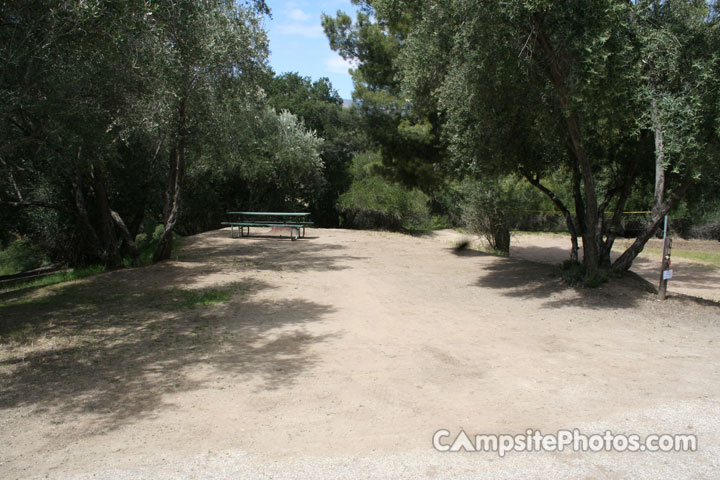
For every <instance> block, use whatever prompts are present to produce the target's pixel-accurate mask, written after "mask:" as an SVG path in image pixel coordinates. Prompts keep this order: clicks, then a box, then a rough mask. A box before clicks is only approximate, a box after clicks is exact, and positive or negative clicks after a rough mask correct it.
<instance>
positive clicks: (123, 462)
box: [0, 230, 720, 479]
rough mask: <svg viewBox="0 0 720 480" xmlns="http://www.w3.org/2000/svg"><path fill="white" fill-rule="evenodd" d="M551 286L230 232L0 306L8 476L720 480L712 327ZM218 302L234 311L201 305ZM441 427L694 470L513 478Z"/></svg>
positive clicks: (531, 464)
mask: <svg viewBox="0 0 720 480" xmlns="http://www.w3.org/2000/svg"><path fill="white" fill-rule="evenodd" d="M553 275H554V273H553V269H552V268H549V267H547V266H545V265H542V264H537V263H531V262H527V261H524V260H520V259H513V258H510V259H506V258H500V257H494V256H490V255H486V254H482V253H479V252H474V251H464V252H460V253H458V252H454V250H453V249H452V248H451V246H450V245H449V244H448V242H446V241H444V239H442V238H436V237H432V238H413V237H408V236H403V235H396V234H388V233H375V232H352V231H344V230H312V231H309V232H308V238H306V239H304V240H300V241H297V242H290V241H289V240H287V238H286V239H278V238H257V237H256V238H252V237H251V238H246V239H241V240H240V239H230V238H229V237H228V232H227V231H216V232H208V233H205V234H201V235H197V236H194V237H191V238H189V239H188V240H187V241H186V244H185V246H184V247H183V250H182V251H181V253H180V256H179V259H177V260H175V261H171V262H166V263H164V264H161V265H156V266H153V267H149V268H144V269H136V270H126V271H118V272H112V273H109V274H103V275H100V276H97V277H94V278H90V279H86V280H83V281H78V282H75V283H73V284H68V285H63V286H55V287H50V288H45V289H42V290H38V291H35V292H32V293H30V294H28V295H26V296H25V297H17V296H14V297H10V296H4V297H3V296H0V305H2V303H1V302H5V305H4V306H0V315H1V316H2V317H3V320H2V322H4V323H2V322H0V325H2V327H1V328H2V330H0V335H2V336H1V337H0V341H1V343H0V440H1V443H2V446H3V448H2V449H0V478H4V479H12V478H34V477H45V476H49V477H51V478H113V479H115V478H153V479H154V478H318V479H321V478H328V479H330V478H441V479H443V478H448V479H449V478H453V479H455V478H528V477H530V478H619V477H625V478H629V477H632V478H648V479H649V478H670V477H672V478H713V477H714V476H715V475H716V472H717V470H718V468H720V464H719V462H718V458H720V413H719V412H720V367H719V365H720V349H719V348H718V346H717V342H718V341H720V307H718V306H715V305H708V304H701V303H698V302H694V301H692V300H689V299H684V298H676V299H671V300H669V301H667V302H664V303H659V302H656V301H655V300H654V298H653V296H652V295H649V294H647V293H644V292H643V291H642V290H640V289H639V286H638V283H637V281H634V280H632V279H622V280H618V281H615V282H612V283H611V284H610V285H606V286H603V287H601V288H599V289H597V290H591V291H585V290H574V289H568V288H566V287H565V286H564V285H563V284H562V282H561V281H560V280H559V279H558V278H557V277H555V276H553ZM208 289H220V290H222V289H229V291H231V292H232V297H231V299H230V301H229V302H227V303H222V304H218V305H212V306H195V307H192V306H191V304H192V299H194V298H199V294H200V293H202V292H209V291H211V290H208ZM192 292H196V293H197V295H194V294H193V293H192ZM188 299H191V302H190V303H188ZM441 428H446V429H448V430H450V431H452V432H454V433H457V432H458V431H459V430H460V429H464V430H465V431H466V432H467V433H468V434H469V435H474V434H484V433H509V434H518V433H524V432H525V431H526V430H527V429H528V428H532V429H539V430H542V431H543V432H554V431H556V430H558V429H566V428H570V429H572V428H578V429H580V430H581V431H583V432H585V433H587V434H594V433H603V432H604V431H605V430H607V429H610V430H612V431H613V432H625V433H638V434H641V435H645V434H650V433H692V434H696V435H697V436H698V442H699V450H698V451H697V452H693V453H653V454H651V453H634V454H631V453H607V452H604V453H573V452H564V453H549V452H535V453H511V454H509V455H508V456H506V457H504V458H502V459H501V458H499V457H498V456H497V455H496V454H494V453H439V452H435V451H434V450H433V449H432V443H431V441H432V435H433V433H434V432H435V431H437V430H438V429H441Z"/></svg>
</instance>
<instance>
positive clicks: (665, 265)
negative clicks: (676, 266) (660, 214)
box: [658, 215, 672, 300]
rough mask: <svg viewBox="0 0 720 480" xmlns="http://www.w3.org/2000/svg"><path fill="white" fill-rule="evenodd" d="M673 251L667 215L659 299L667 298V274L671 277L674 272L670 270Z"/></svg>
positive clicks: (664, 229) (664, 228)
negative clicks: (671, 252)
mask: <svg viewBox="0 0 720 480" xmlns="http://www.w3.org/2000/svg"><path fill="white" fill-rule="evenodd" d="M671 249H672V238H670V237H669V236H668V216H667V215H665V225H664V227H663V249H662V266H661V267H660V284H659V285H658V299H660V300H665V297H666V296H667V284H668V278H670V277H669V276H668V274H666V273H665V272H668V271H669V272H670V274H669V275H670V276H671V275H672V270H670V264H671V262H670V251H671Z"/></svg>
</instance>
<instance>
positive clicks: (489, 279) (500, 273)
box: [475, 257, 652, 309]
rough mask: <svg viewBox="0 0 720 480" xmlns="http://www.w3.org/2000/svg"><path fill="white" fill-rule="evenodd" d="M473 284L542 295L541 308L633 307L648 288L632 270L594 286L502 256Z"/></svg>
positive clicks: (517, 294)
mask: <svg viewBox="0 0 720 480" xmlns="http://www.w3.org/2000/svg"><path fill="white" fill-rule="evenodd" d="M475 285H476V286H478V287H481V288H492V289H496V290H499V291H500V293H501V294H502V295H504V296H507V297H512V298H534V299H545V300H546V301H545V302H544V303H543V308H550V309H553V308H562V307H582V308H590V309H618V308H633V307H634V306H636V305H637V304H638V302H639V301H640V300H642V299H644V298H647V296H648V295H649V294H650V292H651V291H652V289H651V287H649V286H648V284H647V282H645V281H644V280H643V279H641V278H640V277H639V276H637V275H635V274H627V275H623V276H620V277H618V278H612V279H610V281H609V282H608V283H606V284H603V285H601V286H599V287H597V288H582V287H571V286H569V285H568V284H567V283H566V282H565V281H564V280H563V278H562V276H561V271H560V269H559V267H556V266H552V265H547V264H544V263H535V262H530V261H527V260H519V259H515V258H502V257H497V260H496V261H494V262H492V263H490V264H488V265H486V266H484V268H483V275H482V276H481V277H480V278H479V279H478V281H477V282H476V284H475Z"/></svg>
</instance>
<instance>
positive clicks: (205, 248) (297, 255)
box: [179, 230, 366, 272]
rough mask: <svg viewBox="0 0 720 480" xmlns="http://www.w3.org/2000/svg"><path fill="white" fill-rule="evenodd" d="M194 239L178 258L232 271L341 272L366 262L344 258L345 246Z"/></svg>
mask: <svg viewBox="0 0 720 480" xmlns="http://www.w3.org/2000/svg"><path fill="white" fill-rule="evenodd" d="M197 237H199V238H196V239H192V240H191V241H189V242H187V243H186V244H185V245H184V247H183V250H182V252H181V253H180V254H179V259H181V260H182V261H184V262H193V261H200V262H202V263H204V264H211V265H216V266H217V265H219V266H224V267H227V266H229V267H233V268H236V267H243V266H250V267H252V268H254V269H258V270H273V271H281V270H292V271H298V272H302V271H336V270H344V269H347V268H351V266H350V265H349V262H352V261H354V260H366V257H355V256H349V255H347V254H346V253H345V250H346V249H347V247H345V246H343V245H336V244H323V243H315V242H306V241H304V240H306V239H300V240H297V241H295V242H292V241H290V240H289V239H284V240H287V241H284V240H283V239H279V238H278V237H268V238H258V237H255V236H251V237H244V238H230V234H229V231H228V230H216V231H213V232H206V233H205V234H203V235H202V237H200V236H197ZM208 239H212V240H213V241H212V242H208V241H207V240H208ZM273 240H275V241H273Z"/></svg>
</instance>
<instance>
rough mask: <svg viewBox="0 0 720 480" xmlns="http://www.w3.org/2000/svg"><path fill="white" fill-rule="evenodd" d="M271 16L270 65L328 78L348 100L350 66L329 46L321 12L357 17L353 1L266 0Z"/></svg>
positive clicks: (267, 26)
mask: <svg viewBox="0 0 720 480" xmlns="http://www.w3.org/2000/svg"><path fill="white" fill-rule="evenodd" d="M266 3H267V5H268V6H269V7H270V9H271V10H272V19H269V18H266V19H265V29H266V31H267V32H268V38H269V40H270V66H271V67H272V69H273V70H274V71H275V73H277V74H281V73H285V72H297V73H299V74H300V75H302V76H304V77H311V78H312V79H313V80H317V79H319V78H321V77H328V78H329V79H330V82H331V83H332V85H333V88H335V90H337V91H338V93H339V94H340V96H341V97H342V98H345V99H350V98H352V89H353V87H352V79H351V78H350V74H349V73H348V68H350V65H349V64H348V62H346V61H345V60H343V58H342V57H341V56H340V55H338V54H337V53H335V52H333V51H332V50H331V49H330V46H329V43H328V39H327V37H326V36H325V33H324V32H323V29H322V25H321V24H320V15H321V14H322V13H327V14H328V15H331V16H333V17H334V16H335V13H336V12H337V11H338V10H343V11H344V12H346V13H348V14H349V15H350V16H351V17H352V18H353V19H354V18H355V11H356V8H355V7H354V6H353V4H352V3H350V0H315V1H308V0H266Z"/></svg>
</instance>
